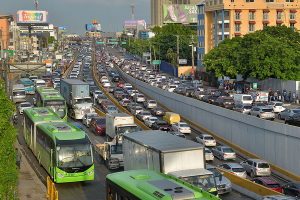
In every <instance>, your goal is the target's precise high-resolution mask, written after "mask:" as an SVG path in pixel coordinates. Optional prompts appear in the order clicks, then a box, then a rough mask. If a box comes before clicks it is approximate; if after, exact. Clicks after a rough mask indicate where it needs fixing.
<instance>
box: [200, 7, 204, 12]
mask: <svg viewBox="0 0 300 200" xmlns="http://www.w3.org/2000/svg"><path fill="white" fill-rule="evenodd" d="M199 14H204V6H200V7H199Z"/></svg>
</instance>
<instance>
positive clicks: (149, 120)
mask: <svg viewBox="0 0 300 200" xmlns="http://www.w3.org/2000/svg"><path fill="white" fill-rule="evenodd" d="M157 120H158V118H157V117H148V118H147V119H145V120H144V123H145V125H146V126H148V127H149V128H151V127H152V124H153V123H154V122H156V121H157Z"/></svg>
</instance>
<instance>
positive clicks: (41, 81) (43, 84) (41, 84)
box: [34, 79, 47, 89]
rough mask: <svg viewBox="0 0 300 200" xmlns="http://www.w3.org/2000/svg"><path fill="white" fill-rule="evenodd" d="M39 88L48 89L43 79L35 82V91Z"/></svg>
mask: <svg viewBox="0 0 300 200" xmlns="http://www.w3.org/2000/svg"><path fill="white" fill-rule="evenodd" d="M37 87H47V85H46V82H45V81H44V80H42V79H36V80H34V89H36V88H37Z"/></svg>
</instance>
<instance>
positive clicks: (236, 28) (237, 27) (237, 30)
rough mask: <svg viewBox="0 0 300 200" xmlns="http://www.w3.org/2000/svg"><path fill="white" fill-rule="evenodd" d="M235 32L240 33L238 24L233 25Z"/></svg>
mask: <svg viewBox="0 0 300 200" xmlns="http://www.w3.org/2000/svg"><path fill="white" fill-rule="evenodd" d="M235 32H241V25H240V24H236V25H235Z"/></svg>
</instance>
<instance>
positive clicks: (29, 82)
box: [17, 78, 34, 94]
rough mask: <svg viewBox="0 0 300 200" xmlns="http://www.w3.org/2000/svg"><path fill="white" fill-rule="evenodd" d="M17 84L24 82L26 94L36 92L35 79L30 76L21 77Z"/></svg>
mask: <svg viewBox="0 0 300 200" xmlns="http://www.w3.org/2000/svg"><path fill="white" fill-rule="evenodd" d="M17 84H23V85H24V87H25V92H26V94H34V86H33V81H32V80H30V79H29V78H21V79H19V80H17Z"/></svg>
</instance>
